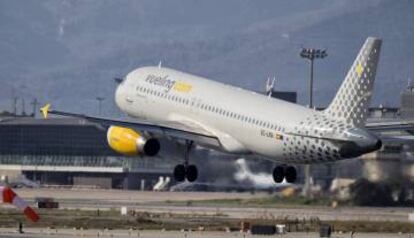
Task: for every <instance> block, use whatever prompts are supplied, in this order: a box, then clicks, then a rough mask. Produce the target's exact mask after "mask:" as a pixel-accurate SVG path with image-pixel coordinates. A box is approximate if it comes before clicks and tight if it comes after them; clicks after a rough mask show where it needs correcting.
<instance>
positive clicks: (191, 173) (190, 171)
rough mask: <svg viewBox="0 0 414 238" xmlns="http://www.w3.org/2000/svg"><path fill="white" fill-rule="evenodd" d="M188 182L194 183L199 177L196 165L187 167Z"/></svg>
mask: <svg viewBox="0 0 414 238" xmlns="http://www.w3.org/2000/svg"><path fill="white" fill-rule="evenodd" d="M186 172H187V180H188V182H194V181H196V180H197V177H198V170H197V167H196V166H195V165H189V166H188V167H187V171H186Z"/></svg>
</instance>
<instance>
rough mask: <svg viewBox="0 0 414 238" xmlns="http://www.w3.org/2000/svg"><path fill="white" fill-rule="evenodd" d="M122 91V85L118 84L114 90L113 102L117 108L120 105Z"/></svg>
mask: <svg viewBox="0 0 414 238" xmlns="http://www.w3.org/2000/svg"><path fill="white" fill-rule="evenodd" d="M122 91H123V87H122V85H121V84H120V85H118V87H117V88H116V90H115V103H116V105H117V106H118V107H119V108H120V107H121V98H122Z"/></svg>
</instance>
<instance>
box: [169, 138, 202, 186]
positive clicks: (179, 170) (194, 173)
mask: <svg viewBox="0 0 414 238" xmlns="http://www.w3.org/2000/svg"><path fill="white" fill-rule="evenodd" d="M192 147H193V141H186V150H185V154H184V164H179V165H177V166H175V168H174V179H175V181H177V182H183V181H184V180H185V179H187V180H188V182H194V181H196V180H197V177H198V169H197V166H195V165H192V164H189V160H190V151H191V149H192Z"/></svg>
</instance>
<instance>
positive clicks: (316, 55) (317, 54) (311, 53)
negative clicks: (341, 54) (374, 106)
mask: <svg viewBox="0 0 414 238" xmlns="http://www.w3.org/2000/svg"><path fill="white" fill-rule="evenodd" d="M326 56H328V54H327V53H326V50H321V49H314V48H302V51H301V52H300V57H302V58H304V59H308V60H309V63H310V64H309V65H310V78H309V108H313V61H314V60H315V59H323V58H325V57H326ZM303 192H304V195H305V196H306V197H309V194H310V193H309V192H310V165H309V164H306V165H305V188H304V191H303Z"/></svg>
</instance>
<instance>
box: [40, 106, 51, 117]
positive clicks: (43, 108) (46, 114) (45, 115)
mask: <svg viewBox="0 0 414 238" xmlns="http://www.w3.org/2000/svg"><path fill="white" fill-rule="evenodd" d="M49 109H50V104H49V103H48V104H46V105H45V106H44V107H42V108H40V111H41V112H42V114H43V117H44V118H45V119H47V116H48V114H49Z"/></svg>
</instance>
